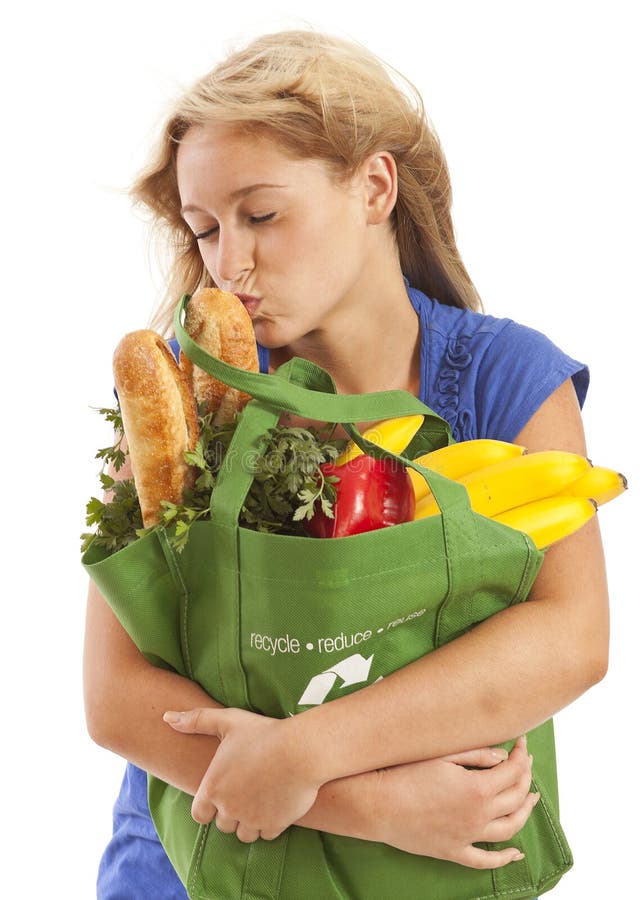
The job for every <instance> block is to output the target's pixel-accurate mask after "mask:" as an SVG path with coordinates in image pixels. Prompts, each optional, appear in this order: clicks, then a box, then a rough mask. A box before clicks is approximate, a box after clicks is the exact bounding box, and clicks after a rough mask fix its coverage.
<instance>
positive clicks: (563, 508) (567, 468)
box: [335, 415, 627, 548]
mask: <svg viewBox="0 0 643 900" xmlns="http://www.w3.org/2000/svg"><path fill="white" fill-rule="evenodd" d="M422 420H423V417H422V416H419V415H417V416H403V417H400V418H397V419H388V420H386V421H383V422H379V423H377V424H376V425H374V426H372V427H371V428H369V429H368V430H367V431H365V432H364V437H365V438H366V439H367V440H369V441H371V442H372V443H374V444H378V446H380V447H384V448H385V449H387V450H391V451H393V452H394V453H402V452H403V450H405V449H406V447H407V446H408V445H409V443H410V441H411V439H412V438H413V436H414V435H415V433H416V432H417V430H418V428H419V427H420V425H421V424H422ZM361 453H362V451H361V450H360V448H359V447H358V446H357V445H356V444H354V443H353V442H350V443H349V444H348V446H347V447H346V449H345V450H344V452H343V453H342V454H341V456H339V457H338V458H337V460H336V461H335V466H336V467H337V466H342V465H345V464H346V463H347V462H350V461H351V460H353V459H355V458H356V457H357V456H359V455H360V454H361ZM415 462H417V463H419V464H420V465H422V466H424V467H425V468H427V469H431V470H432V471H434V472H438V473H439V474H440V475H444V476H445V477H446V478H451V479H452V480H455V481H459V482H460V483H461V484H463V485H464V486H465V487H466V489H467V492H468V494H469V498H470V500H471V507H472V509H474V510H475V511H476V512H478V513H481V514H482V515H485V516H489V517H490V518H492V519H495V521H497V522H501V523H503V524H504V525H509V526H511V527H512V528H516V529H518V530H519V531H523V532H525V533H526V534H528V535H530V537H531V538H532V540H533V541H534V543H535V544H536V546H537V547H538V548H543V547H548V546H549V545H550V544H552V543H554V541H558V540H560V539H561V538H563V537H566V536H567V535H568V534H572V532H574V531H577V530H578V529H579V528H580V527H581V526H582V525H584V524H585V522H587V521H588V520H589V519H591V517H592V516H593V515H594V514H595V512H596V509H597V507H598V506H600V505H601V504H602V503H607V502H608V501H609V500H613V499H614V497H618V495H619V494H622V493H623V491H624V490H625V489H626V488H627V481H626V479H625V477H624V476H623V475H621V474H620V473H619V472H615V471H614V470H612V469H607V468H605V467H603V466H593V465H592V464H591V463H590V461H589V460H588V459H586V458H585V457H584V456H580V455H578V454H576V453H569V452H566V451H564V450H542V451H539V452H537V453H527V450H526V448H525V447H521V446H520V445H518V444H512V443H508V442H507V441H495V440H491V439H486V438H483V439H479V440H472V441H460V442H459V443H455V444H449V446H447V447H441V448H440V449H439V450H433V451H432V452H431V453H426V454H425V455H424V456H421V457H419V458H418V459H416V460H415ZM407 472H408V473H409V475H410V478H411V481H412V483H413V489H414V491H415V501H416V506H415V518H416V519H421V518H424V517H425V516H433V515H438V514H439V513H440V509H439V507H438V504H437V502H436V500H435V498H434V496H433V494H432V493H431V491H430V490H429V486H428V485H427V483H426V481H425V480H424V478H423V477H422V476H421V475H420V474H419V473H418V472H415V471H414V470H413V469H407Z"/></svg>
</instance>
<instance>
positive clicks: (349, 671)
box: [297, 653, 374, 706]
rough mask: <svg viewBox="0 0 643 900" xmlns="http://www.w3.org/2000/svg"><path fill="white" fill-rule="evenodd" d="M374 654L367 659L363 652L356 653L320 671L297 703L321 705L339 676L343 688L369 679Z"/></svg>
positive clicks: (301, 704) (299, 704)
mask: <svg viewBox="0 0 643 900" xmlns="http://www.w3.org/2000/svg"><path fill="white" fill-rule="evenodd" d="M373 655H374V654H371V655H370V656H369V657H368V659H365V658H364V657H363V656H362V655H361V654H359V653H354V654H353V655H352V656H348V657H347V658H346V659H342V660H340V662H338V663H335V665H333V666H331V667H330V668H329V669H325V670H324V671H323V672H320V673H319V675H314V676H313V677H312V678H311V679H310V681H309V682H308V685H307V687H306V690H305V691H304V693H303V694H302V695H301V697H300V698H299V702H298V704H297V705H298V706H319V704H320V703H323V702H324V700H325V699H326V697H327V696H328V695H329V693H330V692H331V690H332V689H333V686H334V684H335V682H336V681H337V679H338V678H341V680H342V684H341V687H342V688H345V687H349V686H350V685H353V684H361V683H362V682H364V681H368V674H369V672H370V670H371V663H372V662H373Z"/></svg>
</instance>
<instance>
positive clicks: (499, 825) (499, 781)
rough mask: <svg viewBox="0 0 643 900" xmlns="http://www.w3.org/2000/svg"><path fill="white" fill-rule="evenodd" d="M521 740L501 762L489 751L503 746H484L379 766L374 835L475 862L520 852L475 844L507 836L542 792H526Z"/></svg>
mask: <svg viewBox="0 0 643 900" xmlns="http://www.w3.org/2000/svg"><path fill="white" fill-rule="evenodd" d="M526 747H527V745H526V740H525V738H524V737H521V738H519V739H518V741H516V745H515V747H514V748H513V750H512V752H511V754H510V755H509V758H508V759H506V760H505V761H499V760H498V756H494V755H493V754H494V753H497V752H500V753H502V752H504V751H496V750H495V749H493V748H488V747H487V748H483V749H479V750H470V751H467V752H465V753H456V754H454V755H453V756H446V757H443V758H441V759H432V760H424V761H422V762H416V763H409V764H406V765H401V766H394V767H392V768H389V769H383V770H381V771H380V773H379V775H380V783H379V792H378V794H379V796H378V800H377V801H376V805H377V808H376V810H375V816H374V819H375V821H378V822H380V824H381V829H382V830H381V833H380V839H381V840H382V841H383V842H384V843H386V844H390V845H391V846H393V847H397V848H398V849H400V850H404V851H406V852H407V853H417V854H419V855H422V856H433V857H435V858H437V859H448V860H451V861H452V862H457V863H460V864H461V865H464V866H469V867H470V868H474V869H496V868H499V867H500V866H504V865H506V864H507V863H509V862H513V861H515V860H517V859H522V856H523V854H522V853H520V852H519V851H518V850H517V849H516V848H515V847H509V848H506V849H503V850H483V849H482V848H480V847H474V846H473V844H474V843H475V842H478V841H508V840H510V839H511V838H512V837H513V836H514V835H515V834H516V832H518V831H519V830H520V829H521V828H522V827H523V825H524V824H525V822H526V821H527V819H528V818H529V815H530V813H531V811H532V809H533V808H534V806H535V805H536V803H537V802H538V799H539V796H540V795H539V794H530V793H529V787H530V784H531V757H529V756H528V755H527V749H526ZM464 766H476V767H478V768H476V769H472V770H469V769H466V768H464Z"/></svg>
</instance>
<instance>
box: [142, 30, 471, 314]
mask: <svg viewBox="0 0 643 900" xmlns="http://www.w3.org/2000/svg"><path fill="white" fill-rule="evenodd" d="M211 123H226V124H233V125H236V126H239V127H242V128H245V129H247V130H249V131H250V132H261V133H263V134H266V135H268V136H270V137H271V138H272V139H274V140H275V141H276V142H277V143H278V144H279V145H280V146H282V147H283V148H284V149H285V150H286V151H287V152H290V153H292V154H293V155H294V156H296V157H297V158H300V159H306V158H314V159H321V160H325V161H326V162H327V163H328V164H329V165H330V167H331V170H332V171H333V172H336V173H337V176H338V178H342V177H350V175H352V174H353V173H354V172H355V171H356V170H357V169H358V168H359V165H360V164H361V162H362V161H363V160H364V159H365V158H366V157H367V156H368V155H369V154H370V153H372V152H374V151H377V150H388V151H389V152H390V153H391V154H392V156H393V157H394V159H395V162H396V165H397V172H398V199H397V203H396V205H395V209H394V210H393V213H392V216H391V226H392V228H393V232H394V235H395V239H396V242H397V247H398V250H399V255H400V266H401V269H402V271H403V273H404V274H405V275H406V277H407V278H408V279H409V281H410V283H411V284H412V285H413V286H414V287H417V288H419V289H420V290H422V291H424V293H426V294H427V295H429V296H430V297H433V298H435V299H437V300H438V301H439V302H441V303H445V304H448V305H451V306H457V307H462V308H470V309H480V308H481V305H482V304H481V301H480V298H479V296H478V293H477V291H476V289H475V287H474V286H473V283H472V282H471V279H470V278H469V275H468V273H467V271H466V269H465V267H464V265H463V263H462V260H461V258H460V254H459V252H458V249H457V247H456V243H455V236H454V232H453V223H452V220H451V183H450V179H449V173H448V169H447V165H446V161H445V158H444V155H443V153H442V148H441V146H440V143H439V140H438V138H437V136H436V134H435V133H434V131H433V130H432V128H431V126H430V124H429V122H428V119H427V116H426V113H425V109H424V104H423V102H422V99H421V97H420V95H419V94H418V92H417V90H416V89H415V88H414V87H413V85H412V84H410V82H408V81H407V80H406V79H404V78H403V77H402V76H401V75H400V74H399V73H397V72H396V71H395V70H393V69H391V68H390V67H388V66H386V64H385V63H383V62H382V61H381V60H379V59H378V58H377V57H376V56H375V55H374V54H372V53H371V52H369V51H368V50H366V49H365V48H363V47H361V46H360V45H359V44H356V43H352V42H350V41H347V40H344V39H341V38H337V37H333V36H329V35H324V34H319V33H317V32H314V31H311V32H308V31H283V32H279V33H276V34H268V35H265V36H263V37H260V38H258V39H256V40H254V41H252V42H251V43H250V44H249V45H248V46H246V47H245V48H244V49H241V50H239V51H237V52H234V53H233V54H232V55H230V56H229V57H228V58H227V59H226V60H224V61H223V62H222V63H220V64H219V65H218V66H216V68H214V69H213V70H212V71H211V72H210V73H209V74H207V75H206V76H205V77H203V78H202V79H200V80H199V81H198V82H196V84H195V85H194V86H193V87H192V88H191V89H190V90H188V91H187V92H186V93H185V95H184V96H183V97H181V98H180V99H179V100H178V102H177V103H176V104H175V106H174V108H173V110H171V112H170V116H169V118H168V120H167V122H166V125H165V128H164V129H163V132H162V135H161V138H160V142H159V144H158V147H157V149H156V152H155V155H154V157H153V159H152V160H151V162H150V165H149V166H148V167H147V169H145V170H144V171H143V172H142V173H141V175H140V176H139V177H138V179H137V180H136V182H135V183H134V185H133V186H132V189H131V195H132V197H133V198H134V200H135V202H136V203H137V204H140V205H142V206H144V207H146V208H147V210H148V211H149V212H150V213H151V215H152V225H153V227H154V233H155V234H156V235H157V236H158V237H160V238H161V239H162V242H163V244H164V245H165V246H166V247H167V248H168V249H169V252H170V256H169V265H168V271H167V293H166V297H165V299H164V301H163V303H162V304H161V306H160V307H159V309H158V310H157V312H156V314H155V316H154V319H153V321H152V326H153V327H157V328H158V329H159V330H163V331H168V330H169V327H170V324H171V321H170V320H171V310H172V309H173V307H174V305H175V304H176V302H177V300H178V299H179V297H180V295H181V294H183V293H185V292H188V293H193V292H194V291H196V290H197V289H198V288H200V287H204V286H210V285H212V279H211V277H210V275H209V274H208V272H207V270H206V269H205V267H204V265H203V262H202V260H201V256H200V254H199V249H198V246H197V242H196V240H195V238H194V235H193V233H192V231H191V230H190V229H189V228H188V226H187V225H186V223H185V221H184V220H183V218H182V216H181V213H180V207H181V202H180V197H179V191H178V186H177V178H176V152H177V148H178V144H179V142H180V141H181V139H182V138H183V137H184V135H185V134H186V132H187V131H188V129H189V128H191V127H192V126H193V125H207V124H211Z"/></svg>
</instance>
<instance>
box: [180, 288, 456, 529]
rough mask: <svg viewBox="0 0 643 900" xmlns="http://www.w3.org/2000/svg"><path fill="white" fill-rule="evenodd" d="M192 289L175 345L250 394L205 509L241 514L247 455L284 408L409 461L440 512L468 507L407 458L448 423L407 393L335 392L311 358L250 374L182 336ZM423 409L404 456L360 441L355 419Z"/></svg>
mask: <svg viewBox="0 0 643 900" xmlns="http://www.w3.org/2000/svg"><path fill="white" fill-rule="evenodd" d="M189 300H190V295H189V294H185V295H184V296H183V297H182V298H181V300H180V302H179V304H178V305H177V307H176V311H175V316H174V328H175V334H176V337H177V340H178V342H179V346H180V347H181V350H182V351H183V352H184V353H185V355H186V356H187V357H188V358H189V359H190V360H191V361H192V362H193V363H194V364H195V365H197V366H198V367H199V368H200V369H203V371H205V372H208V373H209V374H210V375H212V376H213V377H215V378H217V379H218V380H220V381H223V382H224V384H228V385H230V386H231V387H234V388H237V389H238V390H242V391H245V392H246V393H248V394H250V395H251V396H252V397H254V399H253V400H251V401H250V403H248V404H247V406H246V407H245V409H244V412H243V414H242V416H241V417H240V419H239V423H238V425H237V427H236V429H235V431H234V434H233V437H232V441H231V442H230V446H229V447H228V450H227V451H226V455H225V458H224V461H223V464H222V466H221V469H220V470H219V473H218V475H217V479H216V483H215V486H214V489H213V491H212V496H211V501H210V509H211V512H212V517H213V519H215V520H217V521H219V522H220V523H221V524H222V525H226V526H228V527H231V528H235V527H237V523H238V518H239V513H240V511H241V507H242V505H243V502H244V500H245V498H246V495H247V493H248V490H249V489H250V485H251V484H252V481H253V478H254V472H253V465H252V463H253V461H254V459H255V458H256V456H257V454H261V453H262V451H263V448H264V447H265V440H264V438H265V435H266V432H267V431H268V430H269V429H270V428H272V427H274V426H275V425H276V424H277V422H278V421H279V417H280V414H281V412H282V411H285V412H292V413H295V414H296V415H299V416H304V417H306V418H310V419H314V420H315V421H322V422H332V423H341V424H342V425H343V427H344V428H345V429H346V431H347V433H348V434H349V435H350V437H351V438H352V439H353V440H354V441H355V443H356V444H357V445H358V446H359V447H360V448H361V449H362V450H364V451H365V452H366V453H369V454H370V455H372V456H375V457H378V458H383V457H390V458H392V459H396V460H398V461H399V462H400V464H403V465H409V466H411V468H413V469H415V470H416V471H417V472H419V473H420V474H421V475H422V476H423V477H424V478H425V479H426V481H427V483H428V485H429V487H430V488H431V490H432V492H433V494H434V496H435V499H436V501H437V503H438V506H439V507H440V509H441V511H442V512H443V513H445V512H447V510H448V511H455V510H456V509H462V510H470V508H471V507H470V503H469V497H468V494H467V491H466V489H465V488H464V487H463V486H462V485H460V484H458V483H456V482H453V481H450V480H449V479H447V478H444V477H443V476H441V475H438V474H437V473H436V472H432V471H431V470H430V469H425V468H424V467H423V466H420V465H418V464H417V463H414V462H411V461H410V458H411V457H413V456H418V455H420V454H421V453H423V452H427V451H428V450H432V449H435V448H436V447H442V446H444V445H445V444H448V443H451V442H452V436H451V430H450V427H449V425H448V423H447V422H446V421H445V420H444V419H442V418H441V417H440V416H438V415H436V413H434V412H433V410H431V409H430V408H429V407H428V406H426V405H425V404H424V403H422V402H421V401H420V400H418V399H417V397H414V396H413V395H412V394H410V393H408V392H407V391H399V390H396V391H380V392H375V393H370V394H337V393H336V387H335V383H334V381H333V379H332V377H331V376H330V375H329V373H328V372H326V371H325V370H324V369H322V368H321V367H320V366H317V365H315V364H314V363H312V362H310V361H309V360H305V359H301V358H299V357H295V358H293V359H291V360H289V362H287V363H285V364H284V365H282V366H280V367H279V369H277V371H276V372H275V373H274V374H273V375H266V374H263V373H256V372H248V371H247V370H245V369H239V368H237V367H236V366H231V365H229V364H228V363H224V362H223V361H222V360H220V359H217V358H216V357H214V356H211V355H210V354H209V353H207V352H206V351H205V350H204V349H203V348H202V347H200V346H199V345H198V344H197V343H196V342H195V341H193V340H192V338H191V337H190V336H189V335H188V333H187V332H186V330H185V328H184V327H183V317H184V314H185V310H186V308H187V304H188V302H189ZM417 414H420V415H423V416H424V421H423V423H422V426H421V427H420V429H419V432H418V435H416V437H415V438H414V439H413V441H412V443H411V445H410V446H409V448H407V453H408V455H409V458H407V457H406V456H404V457H403V456H398V455H396V454H394V453H391V452H389V451H388V450H383V449H382V448H381V447H378V446H377V445H376V444H373V443H371V442H370V441H366V440H364V438H363V437H362V435H361V434H360V432H359V431H358V429H357V428H355V425H354V423H355V422H364V421H366V422H367V421H380V420H382V419H390V418H396V417H398V416H409V415H417Z"/></svg>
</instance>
